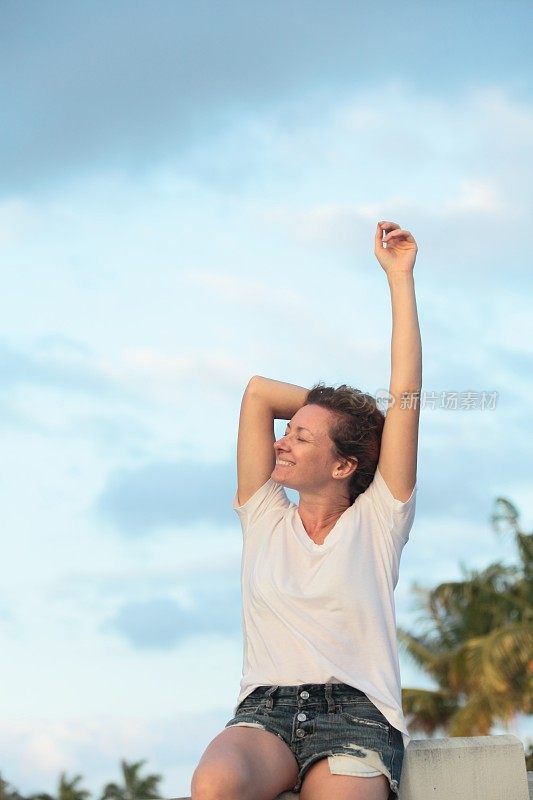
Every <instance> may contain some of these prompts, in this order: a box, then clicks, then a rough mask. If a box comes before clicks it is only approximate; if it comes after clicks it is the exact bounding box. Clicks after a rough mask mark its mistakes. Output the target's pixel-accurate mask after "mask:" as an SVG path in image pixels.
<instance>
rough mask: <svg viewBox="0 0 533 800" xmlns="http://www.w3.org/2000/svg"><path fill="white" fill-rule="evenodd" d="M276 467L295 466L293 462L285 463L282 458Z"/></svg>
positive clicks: (278, 460)
mask: <svg viewBox="0 0 533 800" xmlns="http://www.w3.org/2000/svg"><path fill="white" fill-rule="evenodd" d="M276 467H294V464H293V462H292V461H283V460H282V459H281V458H277V459H276Z"/></svg>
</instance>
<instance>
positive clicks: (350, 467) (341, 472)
mask: <svg viewBox="0 0 533 800" xmlns="http://www.w3.org/2000/svg"><path fill="white" fill-rule="evenodd" d="M358 463H359V462H358V461H357V459H356V458H355V456H349V457H348V458H343V459H342V461H338V462H337V464H336V465H335V469H334V470H333V477H334V478H341V479H342V480H344V479H346V478H349V477H350V476H351V475H353V473H354V472H355V470H356V469H357V465H358Z"/></svg>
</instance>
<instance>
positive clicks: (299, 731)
mask: <svg viewBox="0 0 533 800" xmlns="http://www.w3.org/2000/svg"><path fill="white" fill-rule="evenodd" d="M296 736H297V737H298V739H301V738H302V736H305V731H304V729H303V728H296Z"/></svg>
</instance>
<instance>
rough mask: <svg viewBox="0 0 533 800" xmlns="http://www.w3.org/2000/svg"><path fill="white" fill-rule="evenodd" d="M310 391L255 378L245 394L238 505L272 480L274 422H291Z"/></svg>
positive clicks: (238, 454) (238, 447) (239, 442)
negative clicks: (289, 420)
mask: <svg viewBox="0 0 533 800" xmlns="http://www.w3.org/2000/svg"><path fill="white" fill-rule="evenodd" d="M308 393H309V389H305V388H304V387H303V386H295V385H294V384H292V383H284V382H283V381H274V380H271V379H270V378H263V377H261V376H260V375H254V376H253V378H251V379H250V381H249V383H248V386H247V387H246V390H245V392H244V395H243V398H242V403H241V413H240V418H239V437H238V440H237V477H238V501H239V505H241V506H242V505H243V504H244V503H246V501H247V500H249V499H250V497H251V496H252V495H253V494H255V492H256V491H257V490H258V489H259V488H260V487H261V486H263V484H265V483H266V482H267V480H268V479H269V478H270V475H271V473H272V470H273V469H274V465H275V463H276V460H275V455H274V441H275V437H274V420H275V419H291V418H292V417H293V416H294V415H295V414H296V412H297V411H298V409H299V408H301V407H302V406H303V405H305V401H306V399H307V395H308Z"/></svg>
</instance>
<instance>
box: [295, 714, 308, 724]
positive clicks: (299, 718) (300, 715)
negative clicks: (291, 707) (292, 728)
mask: <svg viewBox="0 0 533 800" xmlns="http://www.w3.org/2000/svg"><path fill="white" fill-rule="evenodd" d="M297 719H298V722H305V720H306V719H307V714H298V717H297Z"/></svg>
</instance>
